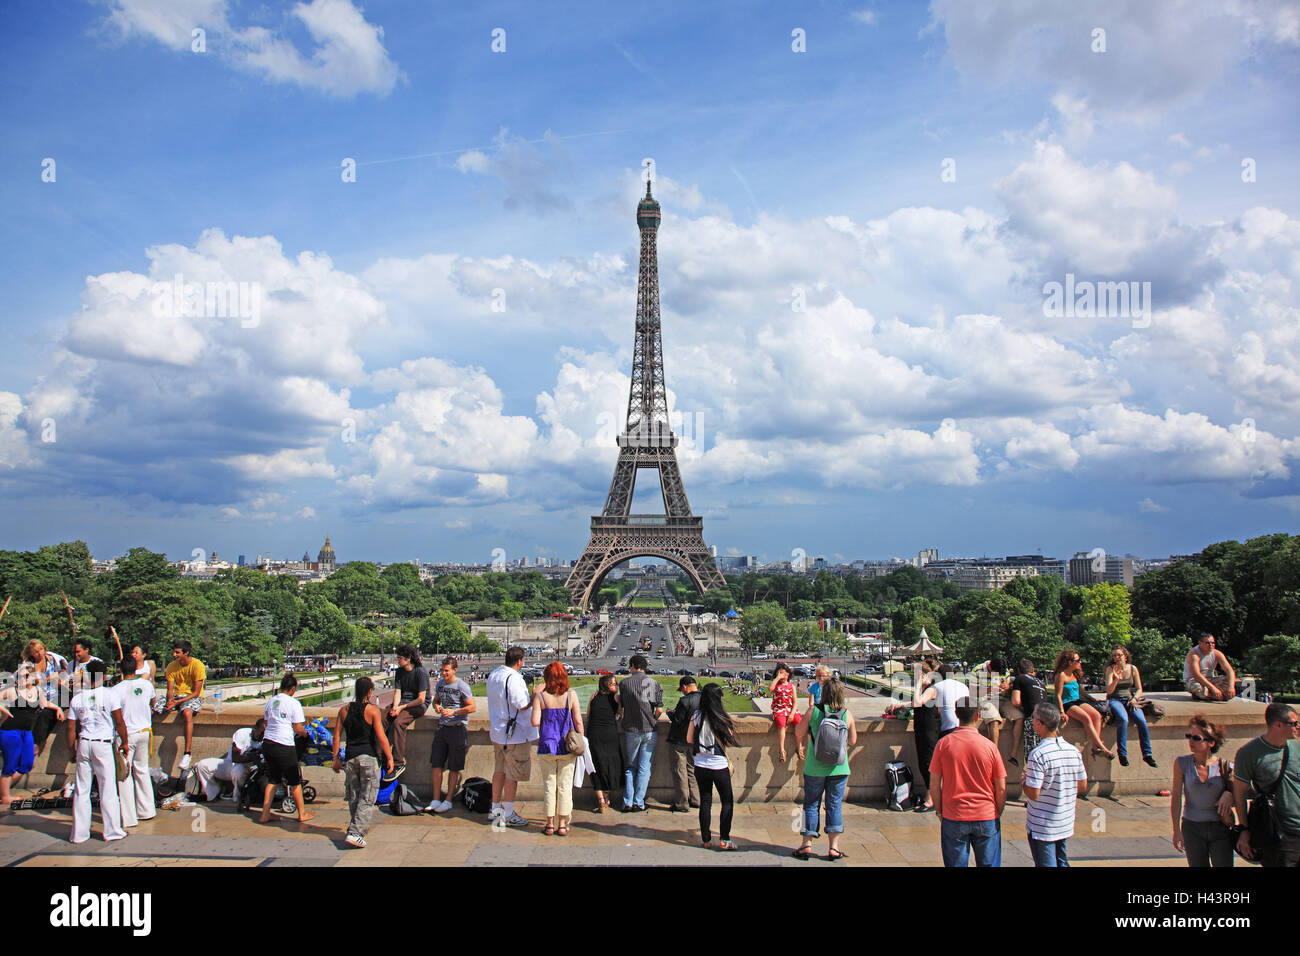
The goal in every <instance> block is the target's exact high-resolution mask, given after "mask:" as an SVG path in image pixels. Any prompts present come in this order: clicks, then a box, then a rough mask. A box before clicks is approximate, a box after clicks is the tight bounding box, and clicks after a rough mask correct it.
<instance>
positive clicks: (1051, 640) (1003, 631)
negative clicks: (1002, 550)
mask: <svg viewBox="0 0 1300 956" xmlns="http://www.w3.org/2000/svg"><path fill="white" fill-rule="evenodd" d="M965 636H966V639H967V643H966V654H967V655H969V656H968V658H967V659H968V660H972V661H984V660H989V659H990V658H993V657H1001V658H1003V659H1005V660H1006V661H1008V662H1009V663H1016V662H1018V661H1020V660H1021V659H1022V658H1025V657H1028V658H1029V659H1030V660H1033V661H1034V662H1035V663H1036V664H1038V665H1039V666H1040V667H1041V666H1042V665H1043V664H1044V663H1047V662H1050V661H1051V660H1053V659H1054V658H1055V656H1056V654H1057V653H1058V652H1059V651H1060V649H1061V638H1062V634H1061V630H1060V627H1059V625H1057V624H1056V623H1055V622H1053V621H1046V620H1044V619H1043V618H1042V617H1040V616H1039V615H1038V613H1037V612H1035V611H1034V610H1032V609H1031V608H1028V607H1025V605H1023V604H1022V603H1020V601H1018V600H1016V599H1015V598H1014V597H1011V596H1010V595H1009V594H1005V593H1003V592H1002V591H993V592H989V597H988V599H987V600H985V601H983V602H981V603H980V604H979V605H978V607H977V608H976V609H975V612H974V613H973V614H972V615H971V620H970V624H969V625H968V626H967V627H966V631H965Z"/></svg>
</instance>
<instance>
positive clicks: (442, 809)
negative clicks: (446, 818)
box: [433, 800, 452, 813]
mask: <svg viewBox="0 0 1300 956" xmlns="http://www.w3.org/2000/svg"><path fill="white" fill-rule="evenodd" d="M451 808H452V802H451V801H450V800H443V801H442V802H441V803H439V804H438V805H437V806H436V807H434V808H433V812H434V813H446V812H447V811H448V810H450V809H451Z"/></svg>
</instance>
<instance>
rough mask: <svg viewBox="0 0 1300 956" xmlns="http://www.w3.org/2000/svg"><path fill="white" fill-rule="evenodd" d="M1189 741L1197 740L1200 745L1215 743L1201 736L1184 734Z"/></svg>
mask: <svg viewBox="0 0 1300 956" xmlns="http://www.w3.org/2000/svg"><path fill="white" fill-rule="evenodd" d="M1183 736H1184V737H1186V738H1187V739H1188V740H1195V741H1196V742H1197V743H1198V744H1206V743H1213V742H1214V741H1212V740H1210V738H1209V737H1202V736H1201V735H1200V734H1183Z"/></svg>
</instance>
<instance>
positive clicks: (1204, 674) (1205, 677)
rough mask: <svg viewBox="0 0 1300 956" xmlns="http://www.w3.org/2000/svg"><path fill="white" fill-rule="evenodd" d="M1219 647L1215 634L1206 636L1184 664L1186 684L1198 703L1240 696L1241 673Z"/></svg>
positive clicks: (1202, 636) (1198, 639) (1203, 636)
mask: <svg viewBox="0 0 1300 956" xmlns="http://www.w3.org/2000/svg"><path fill="white" fill-rule="evenodd" d="M1215 644H1216V641H1215V639H1214V635H1213V634H1202V635H1201V636H1200V637H1198V638H1197V639H1196V646H1195V647H1193V648H1192V649H1191V650H1190V651H1188V652H1187V659H1186V660H1185V661H1183V684H1184V685H1185V686H1186V687H1187V692H1188V693H1189V694H1191V695H1192V696H1193V697H1195V698H1196V699H1197V700H1213V701H1224V700H1232V698H1234V697H1236V696H1237V672H1236V671H1234V670H1233V669H1232V665H1231V664H1229V663H1228V659H1227V658H1226V657H1224V656H1223V651H1221V650H1219V649H1218V648H1217V647H1216V646H1215ZM1220 668H1222V670H1223V673H1222V674H1220V673H1219V670H1220Z"/></svg>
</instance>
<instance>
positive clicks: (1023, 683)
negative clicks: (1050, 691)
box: [1008, 657, 1047, 764]
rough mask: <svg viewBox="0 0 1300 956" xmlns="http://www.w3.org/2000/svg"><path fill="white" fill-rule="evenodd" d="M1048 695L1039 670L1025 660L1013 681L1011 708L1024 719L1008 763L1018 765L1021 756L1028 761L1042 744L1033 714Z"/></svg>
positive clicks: (1018, 668)
mask: <svg viewBox="0 0 1300 956" xmlns="http://www.w3.org/2000/svg"><path fill="white" fill-rule="evenodd" d="M1046 695H1047V688H1046V687H1044V686H1043V682H1042V681H1041V680H1039V679H1038V668H1036V667H1035V666H1034V662H1033V661H1031V660H1030V659H1029V658H1028V657H1026V658H1024V659H1023V660H1021V662H1020V665H1019V666H1018V667H1017V668H1016V676H1015V677H1014V678H1013V679H1012V681H1011V695H1010V701H1011V707H1012V708H1013V709H1014V710H1017V711H1019V712H1020V713H1021V714H1022V715H1024V717H1023V718H1022V720H1021V722H1020V734H1019V737H1018V738H1017V739H1016V741H1015V744H1014V745H1013V747H1012V750H1011V759H1010V760H1009V761H1008V763H1011V764H1018V763H1019V761H1018V760H1017V759H1016V758H1017V756H1018V755H1020V754H1023V755H1024V757H1025V759H1028V758H1029V755H1030V754H1031V753H1033V752H1034V748H1035V747H1037V746H1038V745H1039V743H1040V742H1041V739H1040V738H1039V736H1038V734H1037V733H1036V732H1035V730H1034V721H1033V713H1034V708H1035V707H1037V706H1038V705H1039V704H1041V703H1042V702H1043V698H1044V697H1045V696H1046Z"/></svg>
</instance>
